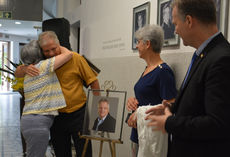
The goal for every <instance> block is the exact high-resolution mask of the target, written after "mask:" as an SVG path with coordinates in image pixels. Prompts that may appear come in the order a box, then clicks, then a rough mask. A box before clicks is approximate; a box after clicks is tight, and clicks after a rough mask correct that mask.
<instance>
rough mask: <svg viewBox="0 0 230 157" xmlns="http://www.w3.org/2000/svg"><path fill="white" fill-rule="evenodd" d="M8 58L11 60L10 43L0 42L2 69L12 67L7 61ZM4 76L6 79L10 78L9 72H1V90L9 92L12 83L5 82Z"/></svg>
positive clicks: (0, 65) (0, 63)
mask: <svg viewBox="0 0 230 157" xmlns="http://www.w3.org/2000/svg"><path fill="white" fill-rule="evenodd" d="M6 58H10V42H7V41H0V67H1V68H3V69H7V68H6V66H8V67H10V65H9V62H8V61H7V59H6ZM5 65H6V66H5ZM3 75H4V76H5V77H7V76H9V74H8V73H7V72H3V71H1V75H0V77H1V79H0V90H1V91H9V90H10V83H9V82H7V81H6V80H5V78H4V77H3Z"/></svg>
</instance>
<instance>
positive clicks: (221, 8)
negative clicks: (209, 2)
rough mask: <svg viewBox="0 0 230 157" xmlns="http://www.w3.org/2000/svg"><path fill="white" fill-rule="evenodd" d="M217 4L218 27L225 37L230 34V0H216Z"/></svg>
mask: <svg viewBox="0 0 230 157" xmlns="http://www.w3.org/2000/svg"><path fill="white" fill-rule="evenodd" d="M214 1H215V4H216V17H217V27H218V29H219V30H220V31H221V32H222V33H223V35H224V36H225V38H227V34H228V10H229V8H228V6H229V0H214Z"/></svg>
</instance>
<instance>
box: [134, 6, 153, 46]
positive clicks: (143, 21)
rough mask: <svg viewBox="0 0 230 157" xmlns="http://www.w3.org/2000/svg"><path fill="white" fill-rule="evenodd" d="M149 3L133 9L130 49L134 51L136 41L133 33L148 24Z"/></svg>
mask: <svg viewBox="0 0 230 157" xmlns="http://www.w3.org/2000/svg"><path fill="white" fill-rule="evenodd" d="M149 16H150V2H147V3H144V4H142V5H139V6H137V7H135V8H133V32H132V49H133V50H136V49H137V48H136V45H137V42H138V40H137V39H136V38H135V32H136V31H137V30H138V29H141V28H142V27H144V26H146V25H148V24H149Z"/></svg>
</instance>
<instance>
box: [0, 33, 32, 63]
mask: <svg viewBox="0 0 230 157" xmlns="http://www.w3.org/2000/svg"><path fill="white" fill-rule="evenodd" d="M5 35H7V36H9V38H5ZM28 39H29V40H33V39H32V38H26V37H21V36H15V35H9V34H3V36H2V37H0V40H2V41H10V42H11V55H10V56H11V58H10V59H11V61H13V62H17V63H19V53H20V52H19V43H28V42H29V41H28Z"/></svg>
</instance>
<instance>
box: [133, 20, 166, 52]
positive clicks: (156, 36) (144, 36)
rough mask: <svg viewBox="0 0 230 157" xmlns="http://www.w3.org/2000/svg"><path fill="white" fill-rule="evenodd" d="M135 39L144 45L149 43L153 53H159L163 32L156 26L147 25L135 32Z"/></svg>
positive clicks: (162, 43) (162, 41)
mask: <svg viewBox="0 0 230 157" xmlns="http://www.w3.org/2000/svg"><path fill="white" fill-rule="evenodd" d="M135 37H136V38H137V39H140V40H142V42H143V43H144V44H145V43H146V41H150V42H151V45H152V47H153V51H154V52H157V53H160V52H161V49H162V47H163V45H164V30H163V29H162V28H161V27H160V26H158V25H148V26H145V27H143V28H141V29H139V30H138V31H136V32H135Z"/></svg>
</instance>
